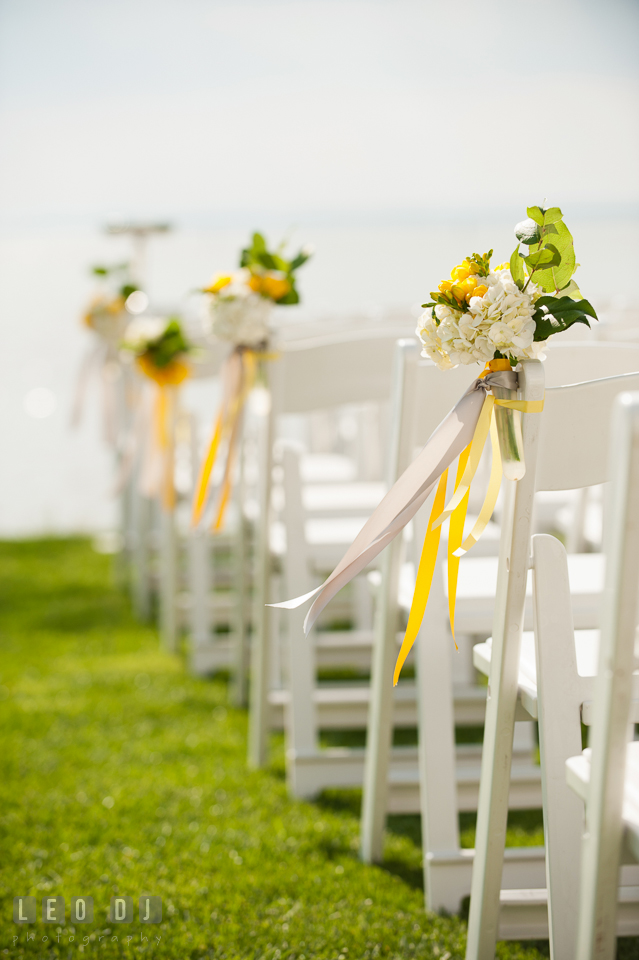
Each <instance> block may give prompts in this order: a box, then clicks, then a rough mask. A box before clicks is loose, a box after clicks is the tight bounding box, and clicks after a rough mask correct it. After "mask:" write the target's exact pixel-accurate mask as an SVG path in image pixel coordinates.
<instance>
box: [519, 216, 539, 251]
mask: <svg viewBox="0 0 639 960" xmlns="http://www.w3.org/2000/svg"><path fill="white" fill-rule="evenodd" d="M515 236H516V237H517V239H518V240H519V241H520V242H521V243H525V244H526V245H527V246H530V245H531V244H533V243H538V242H539V239H540V238H541V232H540V230H539V224H538V223H535V221H534V220H533V219H532V218H529V219H528V220H522V221H521V223H518V224H517V226H516V227H515Z"/></svg>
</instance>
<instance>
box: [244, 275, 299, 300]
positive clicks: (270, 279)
mask: <svg viewBox="0 0 639 960" xmlns="http://www.w3.org/2000/svg"><path fill="white" fill-rule="evenodd" d="M249 287H250V288H251V290H254V291H255V293H261V294H262V296H263V297H268V298H269V299H270V300H275V301H276V302H277V301H278V300H281V299H282V297H285V296H286V294H287V293H288V292H289V290H290V289H291V285H290V283H289V282H288V280H286V279H285V278H283V277H274V276H272V275H271V274H268V273H267V274H265V275H264V276H258V275H257V274H253V276H252V277H251V279H250V280H249Z"/></svg>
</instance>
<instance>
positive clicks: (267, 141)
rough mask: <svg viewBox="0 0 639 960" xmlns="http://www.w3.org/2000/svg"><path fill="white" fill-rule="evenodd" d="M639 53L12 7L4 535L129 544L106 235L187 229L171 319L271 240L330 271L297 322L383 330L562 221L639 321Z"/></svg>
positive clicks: (192, 1) (515, 19) (512, 15)
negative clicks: (103, 362) (534, 209)
mask: <svg viewBox="0 0 639 960" xmlns="http://www.w3.org/2000/svg"><path fill="white" fill-rule="evenodd" d="M638 41H639V7H638V5H637V3H636V2H635V0H606V2H605V3H603V2H601V0H539V2H537V3H536V4H535V5H530V4H523V3H519V2H514V0H490V2H485V3H481V4H480V3H476V2H473V0H458V2H456V3H454V4H453V3H450V2H446V0H417V2H413V0H233V2H215V0H0V124H1V128H2V151H1V153H0V249H1V256H0V311H1V315H2V330H3V334H2V345H3V350H2V359H3V371H2V376H1V377H0V391H1V402H0V431H1V436H2V441H3V446H4V450H3V456H2V475H1V476H2V483H1V493H2V496H1V497H0V536H3V537H6V536H22V535H25V534H36V533H48V532H75V531H85V530H96V529H100V528H108V527H110V526H113V524H114V516H115V504H114V502H113V500H112V499H111V498H110V497H109V486H110V484H111V482H112V460H111V455H110V454H109V452H108V450H107V448H106V447H105V446H104V444H103V443H102V442H101V440H100V429H99V426H98V420H99V402H98V397H97V395H96V394H95V392H93V393H90V394H89V398H88V401H87V404H86V410H85V415H84V419H83V422H82V424H81V425H80V427H79V428H78V429H77V430H72V429H71V426H70V419H71V407H72V403H73V397H74V393H75V390H76V383H77V377H78V372H79V369H80V365H81V362H82V358H83V356H84V355H85V354H86V352H87V350H88V348H89V343H90V339H91V335H90V333H89V332H88V331H87V330H86V329H85V328H84V327H83V326H82V323H81V315H82V312H83V308H84V307H85V305H86V302H87V300H88V298H89V296H90V294H91V290H92V286H93V284H92V280H91V276H90V266H91V265H92V264H93V263H95V262H101V261H106V262H116V261H118V260H122V259H127V258H128V257H129V256H130V242H129V240H128V238H127V237H123V236H109V235H107V234H106V233H105V232H104V227H105V225H106V224H108V223H110V222H111V223H113V222H116V221H118V220H147V219H150V220H161V221H167V222H170V223H171V224H172V227H173V229H172V230H171V232H170V233H168V234H165V235H161V236H158V237H157V238H154V239H153V240H152V241H151V242H150V245H149V251H148V254H149V255H148V264H147V269H148V289H149V294H150V296H151V301H152V305H153V306H154V308H155V309H158V310H176V311H181V312H182V313H186V314H187V315H188V313H189V311H193V297H192V291H193V289H194V288H196V287H201V286H202V285H203V284H205V283H206V282H207V281H208V280H209V279H210V277H211V275H212V274H213V273H214V272H216V271H218V270H219V271H223V270H226V269H229V268H232V267H234V266H235V264H236V261H237V255H238V250H239V248H240V246H241V245H242V244H243V243H244V241H245V240H246V239H247V237H248V234H249V233H250V232H251V231H252V230H254V229H261V230H262V231H264V232H266V233H267V235H268V238H269V240H271V241H276V240H278V239H279V238H280V237H284V236H291V238H292V240H293V242H294V243H307V242H308V243H312V244H313V245H314V246H315V249H316V254H315V256H314V258H313V259H312V261H311V262H310V263H309V264H308V266H307V267H306V268H305V270H304V271H303V275H302V276H301V278H300V290H301V294H302V299H303V303H302V304H301V305H300V306H299V307H294V308H289V311H295V314H296V315H297V317H298V318H299V319H300V320H302V319H309V318H313V319H320V320H321V319H322V318H324V317H326V318H334V317H336V316H344V317H346V316H349V315H353V314H358V315H364V316H368V317H369V318H373V319H374V318H378V317H379V318H380V319H382V318H385V317H388V316H404V317H406V316H416V315H417V314H418V312H419V309H418V307H419V304H420V303H421V302H423V300H424V299H425V297H426V296H427V295H428V293H429V291H430V290H431V289H433V288H434V286H435V284H436V283H437V282H438V280H439V279H440V278H441V277H443V276H446V275H447V274H448V271H449V270H450V268H451V266H452V265H453V264H455V263H458V262H459V260H460V259H461V258H462V257H463V256H465V255H467V254H468V253H470V252H471V251H474V250H481V251H484V250H486V249H488V248H489V247H494V248H495V256H496V258H497V262H500V261H501V260H504V259H507V258H508V257H509V256H510V253H511V252H512V249H513V246H514V237H513V233H512V228H513V225H514V224H515V223H516V222H517V221H519V220H521V219H523V218H524V217H525V208H526V206H527V205H530V204H537V203H543V200H544V198H547V199H548V202H549V204H553V205H554V204H557V205H560V206H561V207H562V209H563V211H564V213H565V217H566V221H567V223H568V226H569V227H570V229H571V230H572V232H573V235H574V238H575V246H576V250H577V257H578V260H580V261H581V263H582V264H583V267H582V268H581V269H580V271H579V273H578V275H577V280H578V282H579V284H580V286H581V288H582V290H583V291H584V293H585V294H586V295H587V296H588V297H589V298H590V299H591V300H592V301H593V303H594V304H595V306H597V307H598V308H599V310H600V311H601V314H602V316H604V317H606V316H607V317H614V316H615V313H616V312H617V313H618V312H620V311H621V312H623V311H628V310H631V309H633V304H634V297H635V287H636V283H637V262H638V259H639V230H638V227H639V177H638V175H637V170H638V169H639V164H638V161H639V60H638V58H637V49H638V48H639V47H638ZM213 412H214V407H213V405H212V407H211V416H212V415H213Z"/></svg>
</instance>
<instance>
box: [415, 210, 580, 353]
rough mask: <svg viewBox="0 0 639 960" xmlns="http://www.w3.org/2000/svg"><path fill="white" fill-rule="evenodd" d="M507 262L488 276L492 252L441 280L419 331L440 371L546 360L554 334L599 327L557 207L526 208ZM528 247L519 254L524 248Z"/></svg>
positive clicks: (472, 258) (473, 258)
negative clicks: (577, 276) (579, 283)
mask: <svg viewBox="0 0 639 960" xmlns="http://www.w3.org/2000/svg"><path fill="white" fill-rule="evenodd" d="M527 213H528V219H527V220H523V221H522V222H521V223H518V224H517V226H516V227H515V236H516V237H517V239H518V241H519V243H518V244H517V246H516V247H515V249H514V251H513V253H512V256H511V258H510V261H509V262H506V263H501V264H500V265H499V266H498V267H494V268H491V266H490V260H491V257H492V255H493V251H492V250H489V251H488V253H485V254H483V255H481V254H478V253H473V254H472V256H470V257H467V258H466V259H465V260H463V261H462V262H461V263H460V264H458V266H456V267H453V269H452V271H451V274H450V277H451V278H450V280H442V282H441V283H440V284H439V287H438V289H437V290H436V291H434V292H433V293H431V297H432V301H431V302H430V303H424V304H423V306H424V307H425V308H426V309H425V311H424V313H423V314H422V316H421V318H420V321H419V324H418V326H417V334H418V336H419V338H420V340H421V341H422V344H423V346H424V350H423V355H424V356H428V357H430V359H431V360H434V361H435V363H436V364H437V366H438V367H440V368H441V369H442V370H448V369H450V368H451V367H455V366H457V364H460V363H464V364H471V363H489V362H490V361H491V360H499V359H505V360H508V361H509V363H510V365H511V366H516V364H517V363H518V362H519V361H520V360H534V359H537V358H540V357H541V358H542V359H543V355H542V351H543V348H544V346H545V344H546V341H547V340H548V337H550V336H551V335H552V334H554V333H561V332H562V331H563V330H568V329H569V327H571V326H572V325H573V324H574V323H585V324H587V325H588V326H590V321H589V319H588V318H589V317H591V318H593V319H595V320H596V319H597V314H596V313H595V311H594V309H593V307H592V305H591V304H590V303H588V301H587V300H584V299H583V297H582V296H581V293H580V291H579V287H578V286H577V284H576V283H575V281H574V280H573V279H572V276H573V274H574V272H575V270H576V269H577V262H576V260H575V250H574V246H573V239H572V235H571V233H570V231H569V229H568V227H567V226H566V224H565V223H564V222H563V214H562V212H561V210H560V209H559V207H550V208H549V209H548V210H544V209H543V208H542V207H528V210H527ZM521 244H523V245H525V246H526V247H528V252H527V253H522V252H521V250H520V245H521Z"/></svg>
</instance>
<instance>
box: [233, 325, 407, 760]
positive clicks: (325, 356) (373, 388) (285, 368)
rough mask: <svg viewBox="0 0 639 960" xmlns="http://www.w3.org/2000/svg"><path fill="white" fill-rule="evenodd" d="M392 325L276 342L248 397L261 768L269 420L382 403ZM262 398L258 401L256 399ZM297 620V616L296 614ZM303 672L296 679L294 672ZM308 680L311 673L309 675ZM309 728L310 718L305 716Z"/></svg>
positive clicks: (266, 681) (291, 620)
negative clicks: (254, 441)
mask: <svg viewBox="0 0 639 960" xmlns="http://www.w3.org/2000/svg"><path fill="white" fill-rule="evenodd" d="M398 332H400V333H401V330H400V331H398V329H397V327H396V326H393V327H391V328H384V327H380V328H377V329H375V328H372V329H363V330H357V331H348V332H347V333H345V334H343V335H334V336H332V337H328V338H326V337H324V338H315V339H313V338H308V339H298V340H288V341H285V342H283V343H282V344H281V346H280V348H279V359H276V360H274V361H272V362H271V363H269V365H268V370H267V374H268V378H269V392H268V393H267V392H266V391H264V390H262V391H261V392H259V393H258V400H257V402H254V403H253V409H254V413H255V417H256V419H258V420H259V421H260V427H259V430H258V436H259V450H258V476H259V485H258V498H259V502H258V520H257V526H256V536H255V615H254V633H253V638H252V645H251V678H250V683H251V696H250V718H249V761H250V763H251V764H252V765H254V766H260V765H262V764H263V763H264V762H265V759H266V746H267V737H268V734H269V729H270V716H269V714H270V704H269V688H270V680H271V677H270V661H271V654H272V650H271V643H270V632H271V619H272V617H273V611H271V610H269V609H268V608H267V606H266V604H267V603H268V602H269V600H270V599H271V573H272V571H271V516H272V514H271V491H272V482H273V478H272V470H273V442H274V439H275V422H276V420H277V419H278V418H279V417H280V416H282V415H285V414H308V413H310V412H312V411H315V410H324V409H330V408H336V407H339V406H343V405H345V404H359V403H365V402H384V401H386V400H387V399H388V397H389V394H390V385H391V370H392V362H393V349H394V343H395V340H396V338H397V335H398ZM260 397H261V399H259V398H260ZM300 615H301V611H295V612H293V613H291V614H290V615H289V614H287V620H288V623H287V629H288V630H289V631H290V635H291V636H297V635H299V634H301V635H302V637H303V631H301V629H300V625H301V621H300ZM302 619H303V616H302ZM308 642H309V641H305V640H304V639H300V642H299V643H296V644H295V649H294V650H292V659H291V667H292V670H291V672H292V674H293V673H295V676H296V677H297V679H296V680H295V681H294V683H296V684H297V685H298V686H299V688H300V689H304V688H305V686H306V685H307V684H312V683H313V682H314V677H313V678H312V669H313V665H312V663H311V661H310V660H309V661H308V663H306V664H305V663H304V659H303V656H300V657H298V654H300V651H301V650H302V649H303V648H305V644H307V643H308ZM296 662H297V663H298V665H299V667H300V671H302V670H304V671H308V672H309V676H308V677H306V678H305V679H303V678H302V676H301V673H300V675H299V676H298V674H297V672H296V671H295V663H296ZM311 678H312V679H311ZM310 725H311V727H313V728H315V727H316V724H315V723H314V722H311V724H310Z"/></svg>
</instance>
